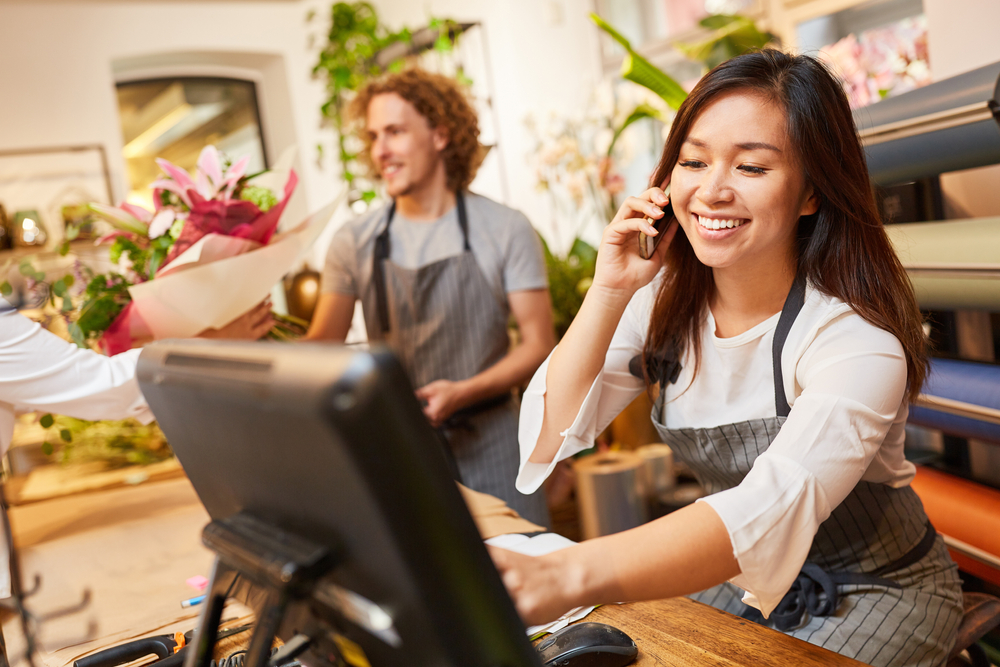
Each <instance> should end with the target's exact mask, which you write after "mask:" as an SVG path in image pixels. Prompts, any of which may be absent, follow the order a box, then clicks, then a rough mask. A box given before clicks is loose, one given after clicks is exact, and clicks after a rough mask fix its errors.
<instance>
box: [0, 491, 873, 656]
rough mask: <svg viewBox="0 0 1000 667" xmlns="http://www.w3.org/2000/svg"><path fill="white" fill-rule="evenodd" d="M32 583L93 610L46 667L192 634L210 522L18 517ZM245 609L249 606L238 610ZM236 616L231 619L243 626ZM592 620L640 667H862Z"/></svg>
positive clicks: (87, 514)
mask: <svg viewBox="0 0 1000 667" xmlns="http://www.w3.org/2000/svg"><path fill="white" fill-rule="evenodd" d="M11 522H12V524H13V528H14V533H15V539H16V540H17V542H18V545H19V547H20V548H21V551H22V563H23V566H24V571H25V575H26V577H25V578H26V579H29V580H30V578H31V576H32V575H33V574H35V573H39V574H41V575H42V586H41V588H40V590H39V591H38V593H36V594H35V595H34V596H32V597H31V598H30V599H29V601H28V604H29V607H30V608H31V609H32V610H33V611H34V612H35V613H39V614H42V615H44V614H46V613H51V612H53V611H55V610H58V609H62V608H65V607H67V606H69V605H72V604H74V603H76V602H78V601H79V600H80V598H81V596H82V592H83V590H84V589H90V591H91V596H92V597H91V602H90V604H89V605H87V607H86V609H84V610H81V611H80V612H78V613H74V614H70V615H68V616H63V617H60V618H56V619H51V620H48V621H44V622H43V623H42V624H41V631H40V639H41V640H42V644H43V650H42V652H41V658H42V660H41V663H42V664H43V665H44V667H64V666H65V665H68V664H72V661H73V660H74V659H76V658H77V657H79V656H81V655H83V654H85V653H88V652H90V651H93V650H96V649H98V648H102V647H106V646H108V645H112V644H117V643H120V642H123V641H127V640H130V639H134V638H136V637H137V636H144V635H148V634H163V633H168V632H173V631H175V630H181V631H183V630H188V629H190V628H191V627H193V625H194V623H195V617H196V615H197V613H198V612H199V611H200V607H194V608H191V609H181V607H180V601H181V600H182V599H185V598H187V597H191V596H193V595H196V594H197V593H196V591H194V590H192V589H191V588H189V587H187V586H186V585H185V583H184V582H185V579H187V578H188V577H190V576H192V575H197V574H203V575H207V574H208V573H209V569H210V566H211V563H212V555H211V553H209V551H208V550H207V549H206V548H205V547H204V546H202V544H201V539H200V536H201V529H202V528H203V527H204V525H205V524H206V523H207V522H208V515H207V514H206V513H205V510H204V509H203V508H202V506H201V503H200V502H199V501H198V498H197V496H196V495H195V493H194V490H193V489H192V488H191V485H190V483H189V482H188V481H187V478H179V479H174V480H169V481H162V482H151V483H146V484H141V485H139V486H136V487H123V488H116V489H110V490H106V491H98V492H93V493H85V494H79V495H76V496H67V497H64V498H56V499H52V500H47V501H42V502H38V503H35V504H31V505H26V506H24V507H16V508H14V509H13V510H12V511H11ZM237 606H239V607H241V605H237ZM241 615H242V614H241V613H238V611H237V610H236V609H234V610H233V613H232V614H230V613H229V610H228V609H227V617H229V616H241ZM586 620H588V621H589V620H593V621H601V622H604V623H609V624H611V625H614V626H616V627H618V628H621V629H622V630H623V631H624V632H626V633H627V634H628V635H629V636H631V637H632V638H633V639H635V640H636V643H637V644H638V645H639V660H638V662H636V663H634V664H636V665H639V666H640V667H641V666H644V665H726V666H729V667H759V666H761V665H795V666H797V667H799V666H805V667H808V666H810V665H817V666H818V665H824V666H826V667H848V666H855V667H856V666H857V665H860V664H861V663H858V662H855V661H854V660H850V659H848V658H844V657H842V656H840V655H837V654H836V653H831V652H830V651H827V650H825V649H821V648H818V647H816V646H812V645H811V644H807V643H805V642H802V641H800V640H798V639H794V638H792V637H789V636H787V635H783V634H781V633H779V632H776V631H774V630H770V629H768V628H764V627H761V626H759V625H756V624H755V623H751V622H749V621H745V620H743V619H740V618H737V617H735V616H732V615H730V614H726V613H724V612H721V611H718V610H716V609H713V608H711V607H707V606H705V605H703V604H700V603H697V602H694V601H692V600H688V599H686V598H681V599H674V600H661V601H657V602H640V603H633V604H627V605H606V606H604V607H600V608H598V609H597V610H596V611H595V612H594V613H592V614H591V615H590V616H588V617H587V619H586ZM3 629H4V633H5V635H6V637H7V641H8V647H9V649H10V651H11V658H12V662H14V663H15V665H14V667H20V665H23V664H24V663H23V661H19V660H17V659H16V655H17V653H18V652H19V651H20V650H22V647H23V638H22V637H21V636H20V628H19V627H18V626H17V624H16V622H15V619H14V618H13V617H11V616H8V617H7V618H6V619H4V623H3Z"/></svg>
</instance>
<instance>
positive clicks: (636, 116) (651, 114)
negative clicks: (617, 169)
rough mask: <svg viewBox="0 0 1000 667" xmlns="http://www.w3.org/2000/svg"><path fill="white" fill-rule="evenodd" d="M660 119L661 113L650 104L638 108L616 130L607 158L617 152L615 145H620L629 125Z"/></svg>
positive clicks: (609, 145)
mask: <svg viewBox="0 0 1000 667" xmlns="http://www.w3.org/2000/svg"><path fill="white" fill-rule="evenodd" d="M659 117H660V112H659V111H657V110H656V109H654V108H653V107H651V106H649V105H648V104H640V105H639V106H637V107H636V108H635V109H633V110H632V113H630V114H629V115H628V118H626V119H625V121H624V122H623V123H622V125H621V127H619V128H618V129H616V130H615V133H614V136H612V137H611V143H610V144H608V152H607V156H608V157H611V154H612V153H613V152H614V150H615V144H616V143H618V139H619V138H620V137H621V135H622V132H624V131H625V129H626V128H627V127H628V126H629V125H631V124H632V123H635V122H636V121H640V120H642V119H643V118H659Z"/></svg>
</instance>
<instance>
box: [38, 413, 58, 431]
mask: <svg viewBox="0 0 1000 667" xmlns="http://www.w3.org/2000/svg"><path fill="white" fill-rule="evenodd" d="M38 423H39V424H41V425H42V428H52V425H53V424H55V423H56V420H55V417H53V416H52V415H42V418H41V419H39V420H38Z"/></svg>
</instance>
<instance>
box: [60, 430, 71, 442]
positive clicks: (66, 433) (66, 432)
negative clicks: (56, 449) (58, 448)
mask: <svg viewBox="0 0 1000 667" xmlns="http://www.w3.org/2000/svg"><path fill="white" fill-rule="evenodd" d="M59 437H60V438H62V441H63V442H73V434H72V433H70V432H69V429H68V428H64V429H62V430H61V431H59Z"/></svg>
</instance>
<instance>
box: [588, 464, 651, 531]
mask: <svg viewBox="0 0 1000 667" xmlns="http://www.w3.org/2000/svg"><path fill="white" fill-rule="evenodd" d="M573 469H574V471H575V472H576V502H577V506H578V507H579V510H580V529H581V532H582V533H583V539H585V540H587V539H590V538H593V537H600V536H601V535H610V534H611V533H618V532H621V531H623V530H628V529H629V528H635V527H636V526H639V525H642V524H643V523H645V522H646V521H648V520H649V504H648V502H647V498H648V493H647V492H646V483H645V474H644V471H645V459H643V458H642V457H641V456H639V455H638V454H636V453H635V452H626V451H617V452H601V453H599V454H593V455H591V456H586V457H584V458H581V459H578V460H577V461H576V462H575V463H574V464H573Z"/></svg>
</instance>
